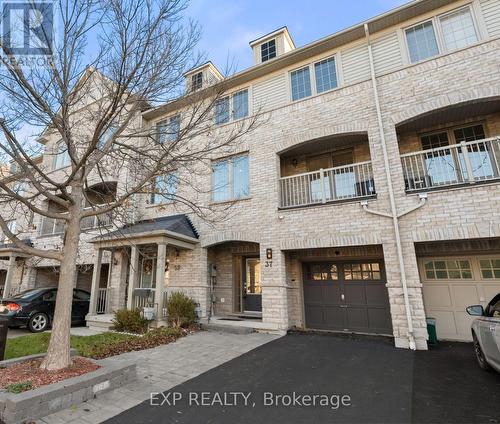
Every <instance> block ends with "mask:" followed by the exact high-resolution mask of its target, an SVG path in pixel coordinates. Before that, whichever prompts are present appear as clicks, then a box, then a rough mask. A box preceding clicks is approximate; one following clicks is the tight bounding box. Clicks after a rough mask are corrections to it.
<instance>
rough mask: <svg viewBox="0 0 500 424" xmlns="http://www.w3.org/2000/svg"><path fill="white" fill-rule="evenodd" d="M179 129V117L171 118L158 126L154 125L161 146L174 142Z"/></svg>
mask: <svg viewBox="0 0 500 424" xmlns="http://www.w3.org/2000/svg"><path fill="white" fill-rule="evenodd" d="M180 127H181V119H180V116H179V115H175V116H171V117H170V118H167V119H165V120H164V121H161V122H158V124H156V130H157V132H158V141H159V142H160V143H161V144H163V143H165V142H170V141H175V140H176V139H177V137H178V136H179V131H180Z"/></svg>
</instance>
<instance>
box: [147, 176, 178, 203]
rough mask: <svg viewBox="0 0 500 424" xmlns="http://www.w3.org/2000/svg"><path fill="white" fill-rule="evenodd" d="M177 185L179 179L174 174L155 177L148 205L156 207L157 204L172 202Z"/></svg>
mask: <svg viewBox="0 0 500 424" xmlns="http://www.w3.org/2000/svg"><path fill="white" fill-rule="evenodd" d="M178 185H179V179H178V178H177V174H176V173H175V172H173V173H170V174H167V175H159V176H157V177H156V178H155V180H154V182H153V187H152V190H151V198H150V203H151V204H152V205H157V204H159V203H165V202H172V201H173V200H174V199H175V194H176V193H177V187H178Z"/></svg>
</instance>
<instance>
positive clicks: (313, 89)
mask: <svg viewBox="0 0 500 424" xmlns="http://www.w3.org/2000/svg"><path fill="white" fill-rule="evenodd" d="M328 59H334V60H335V76H336V77H337V86H336V87H334V88H330V89H329V90H325V91H322V92H321V93H318V89H317V87H316V72H315V71H314V66H315V65H316V63H320V62H323V61H325V60H328ZM304 68H309V77H310V78H311V95H310V96H306V97H302V98H300V99H297V100H293V92H292V72H295V71H299V70H300V69H304ZM340 87H341V83H340V73H339V55H338V54H337V53H335V54H332V55H329V56H325V57H322V58H321V59H317V60H315V61H314V62H310V63H306V64H303V65H301V66H298V67H296V68H293V69H290V71H288V92H289V100H290V102H292V103H295V102H300V101H301V100H305V99H310V98H311V97H314V96H318V95H322V94H326V93H331V92H332V91H335V90H338V89H339V88H340Z"/></svg>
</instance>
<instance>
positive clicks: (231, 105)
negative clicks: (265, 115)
mask: <svg viewBox="0 0 500 424" xmlns="http://www.w3.org/2000/svg"><path fill="white" fill-rule="evenodd" d="M246 116H248V90H247V89H245V90H240V91H237V92H236V93H233V94H231V95H230V96H227V97H224V98H222V99H220V100H217V102H216V103H215V124H216V125H222V124H226V123H228V122H229V121H230V120H237V119H241V118H245V117H246Z"/></svg>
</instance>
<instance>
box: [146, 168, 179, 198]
mask: <svg viewBox="0 0 500 424" xmlns="http://www.w3.org/2000/svg"><path fill="white" fill-rule="evenodd" d="M158 178H163V179H166V178H172V179H174V181H175V192H174V193H170V194H169V196H172V198H171V199H169V198H168V197H165V196H162V195H161V194H159V193H155V191H156V189H157V184H158ZM151 187H152V190H151V193H150V195H149V199H148V200H147V203H148V204H150V205H152V206H160V205H166V204H170V203H174V201H175V197H176V196H177V190H178V189H179V176H178V173H177V171H172V172H169V173H167V174H165V175H158V176H156V177H155V178H154V181H153V182H152V184H151ZM155 196H158V197H159V198H160V201H158V202H156V201H154V200H155V199H154V198H155Z"/></svg>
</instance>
